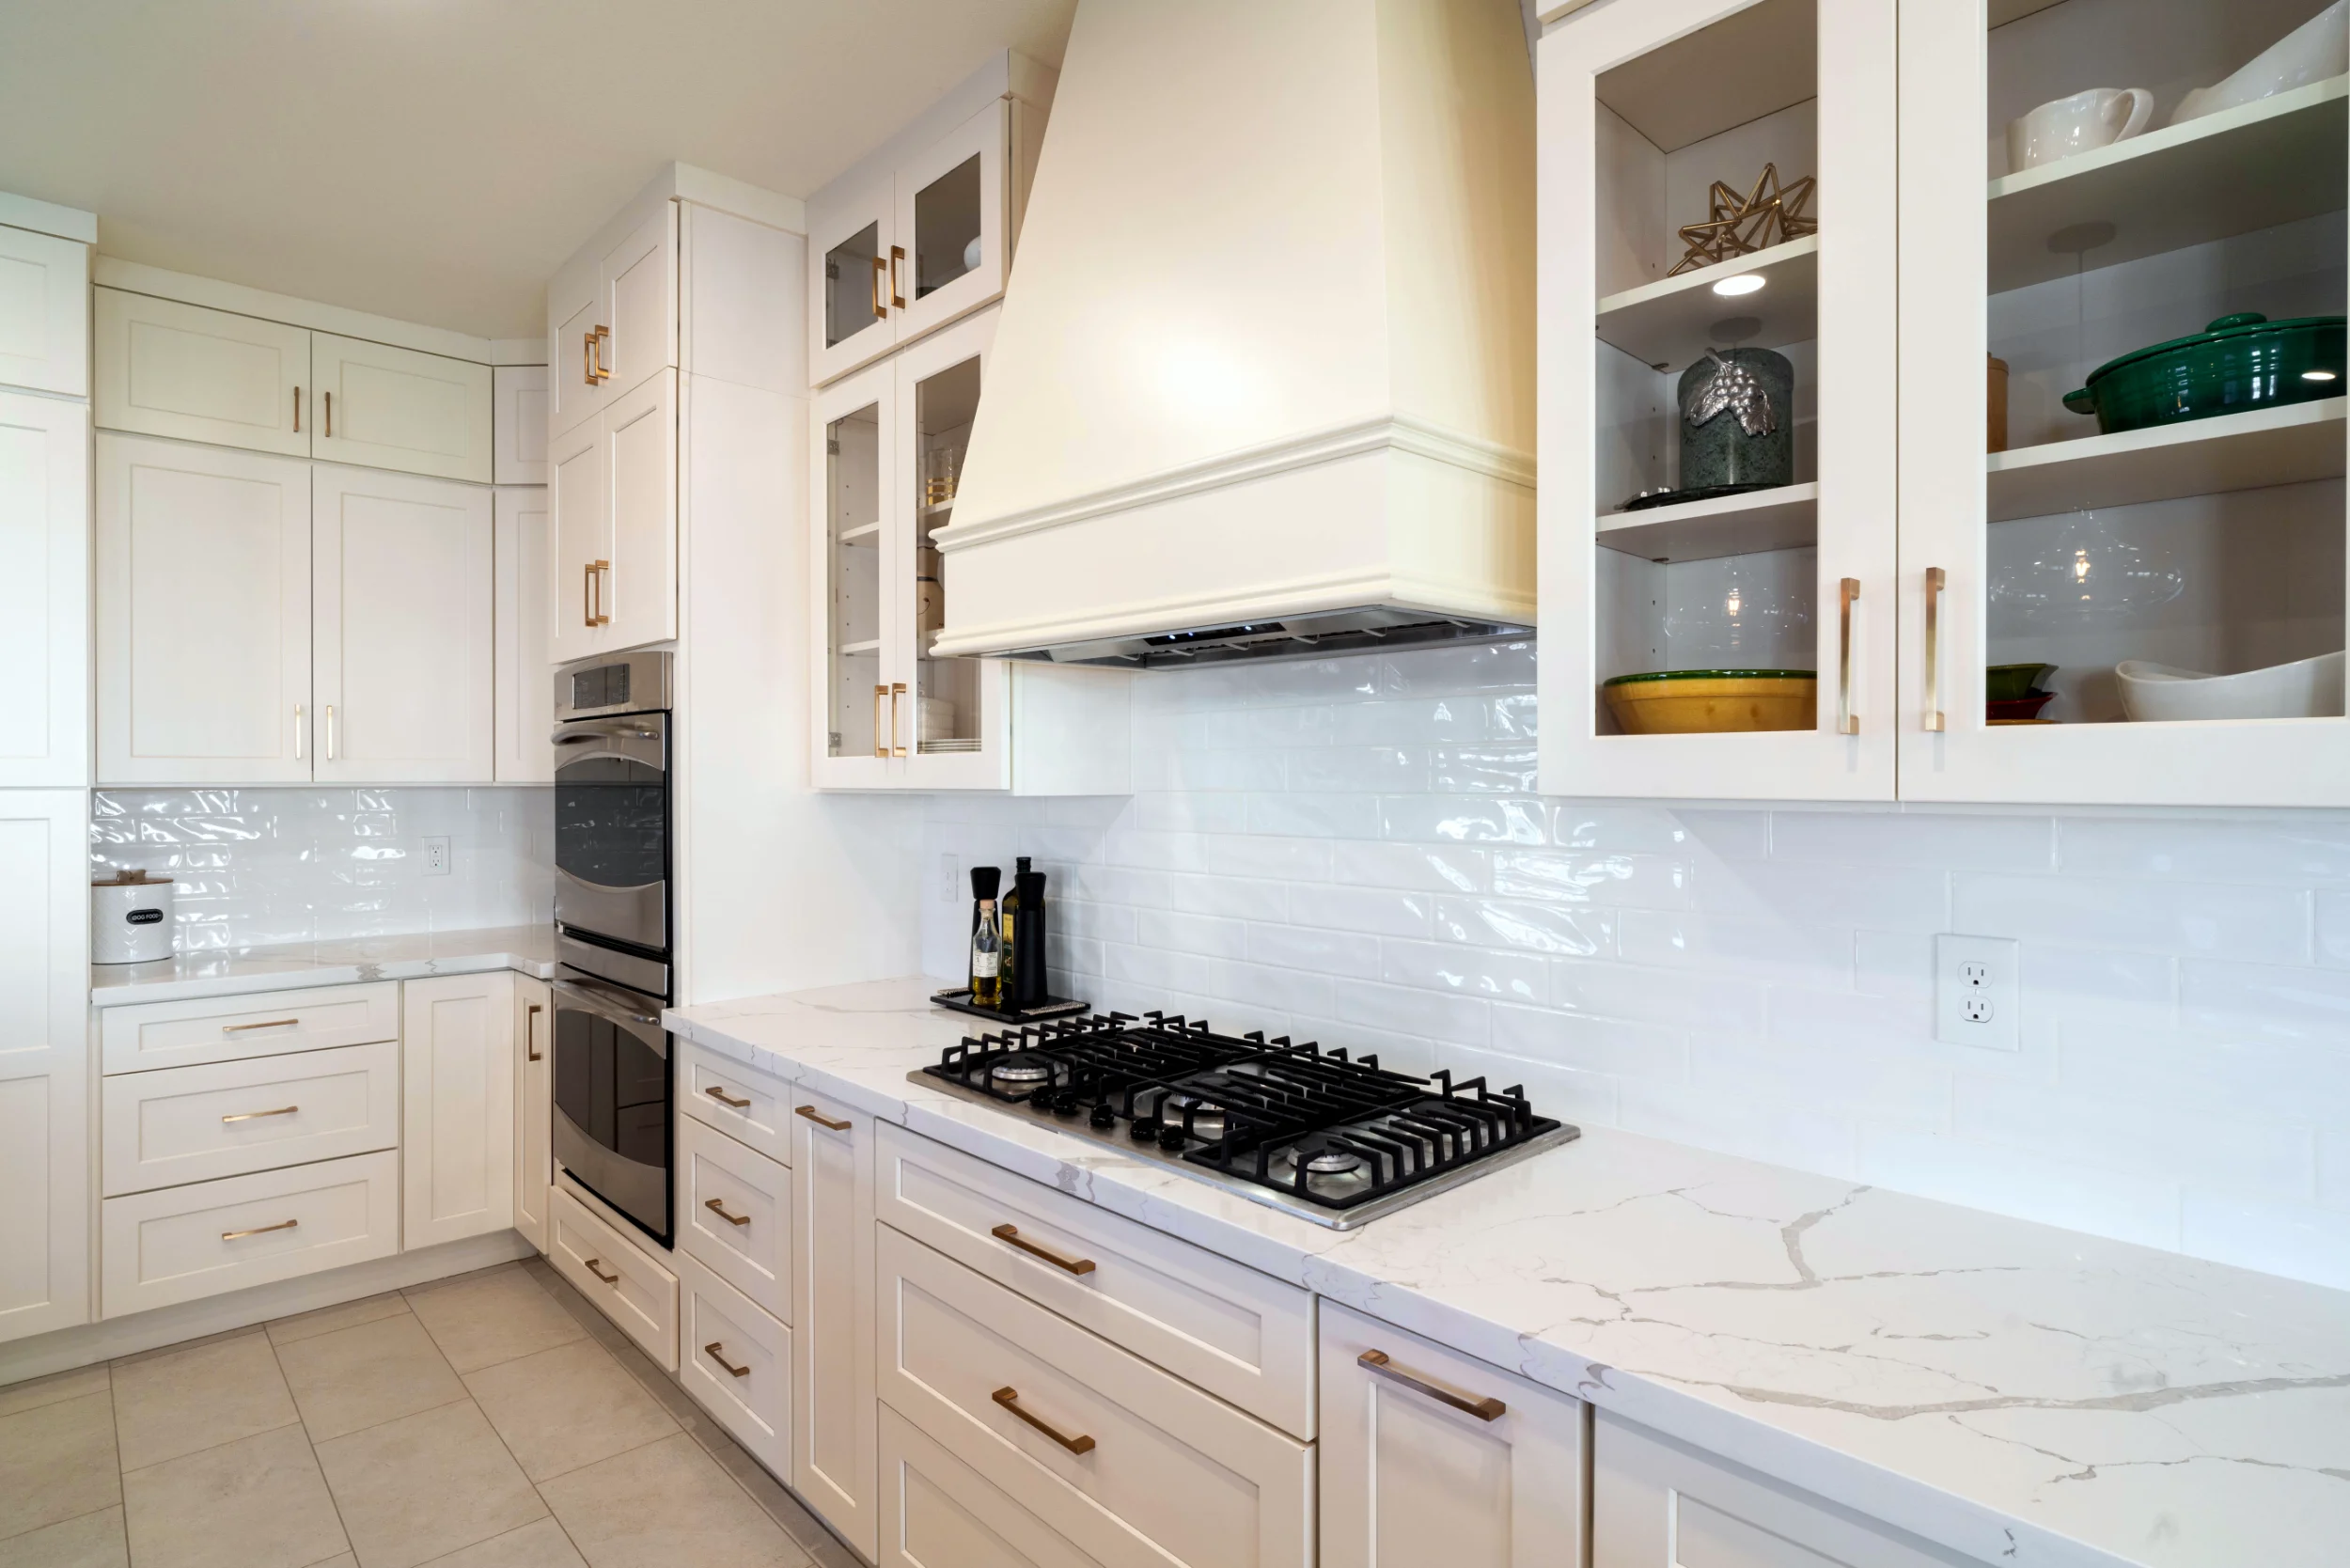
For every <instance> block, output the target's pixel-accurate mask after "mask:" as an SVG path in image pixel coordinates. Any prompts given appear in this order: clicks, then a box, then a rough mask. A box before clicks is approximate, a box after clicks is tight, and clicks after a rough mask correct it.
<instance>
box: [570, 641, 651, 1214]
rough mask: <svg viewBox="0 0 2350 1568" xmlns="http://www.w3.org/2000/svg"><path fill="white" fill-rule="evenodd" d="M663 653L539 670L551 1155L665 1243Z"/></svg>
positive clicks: (624, 656) (611, 657)
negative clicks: (548, 697) (546, 794)
mask: <svg viewBox="0 0 2350 1568" xmlns="http://www.w3.org/2000/svg"><path fill="white" fill-rule="evenodd" d="M670 700H671V678H670V655H669V654H667V653H642V652H640V653H619V654H614V655H612V656H610V657H608V658H603V659H591V660H587V661H584V662H582V663H579V664H574V665H567V666H564V667H563V668H561V669H559V670H557V671H556V676H555V710H556V713H555V716H556V725H555V735H554V743H555V924H556V949H557V952H558V954H559V956H560V957H561V959H562V961H563V965H564V973H563V975H562V977H561V978H560V979H559V980H556V985H555V1127H554V1134H553V1143H554V1149H555V1157H556V1159H557V1160H559V1161H560V1162H561V1163H562V1165H563V1168H565V1169H566V1170H568V1171H570V1172H571V1174H572V1178H573V1179H574V1180H576V1181H577V1182H578V1183H579V1184H581V1185H582V1186H585V1187H587V1189H588V1190H589V1191H590V1192H593V1193H594V1194H595V1195H596V1196H597V1197H598V1198H601V1199H603V1200H604V1202H606V1203H608V1204H609V1205H611V1206H612V1207H613V1208H614V1209H616V1210H618V1211H619V1213H620V1214H622V1215H626V1216H627V1217H628V1218H629V1219H631V1220H633V1221H635V1223H636V1225H637V1226H639V1227H640V1228H641V1229H643V1230H644V1231H645V1232H646V1233H647V1234H649V1235H650V1236H652V1237H653V1238H654V1239H655V1240H657V1241H659V1242H660V1243H661V1244H662V1245H663V1246H665V1247H666V1246H667V1245H668V1244H669V1239H670V1230H671V1221H670V1196H671V1195H670V1187H671V1180H670V1167H671V1159H670V1145H669V1107H670V1100H671V1093H670V1091H671V1070H670V1058H671V1051H670V1043H669V1036H668V1032H667V1031H666V1030H665V1029H664V1028H663V1027H661V1010H662V1008H663V1007H664V1006H665V1005H666V1003H667V1002H668V1001H669V1000H670V995H671V994H670V974H671V970H670V932H671V929H672V925H671V912H670V906H669V846H670V842H671V839H672V825H673V824H672V816H671V792H670V788H669V786H670V781H671V771H670V760H669V734H670V718H671V713H670Z"/></svg>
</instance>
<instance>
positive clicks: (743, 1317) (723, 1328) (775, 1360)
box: [674, 1252, 791, 1476]
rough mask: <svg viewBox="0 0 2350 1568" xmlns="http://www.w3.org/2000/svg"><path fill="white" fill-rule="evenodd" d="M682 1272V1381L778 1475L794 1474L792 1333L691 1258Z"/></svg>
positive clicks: (683, 1261)
mask: <svg viewBox="0 0 2350 1568" xmlns="http://www.w3.org/2000/svg"><path fill="white" fill-rule="evenodd" d="M674 1258H675V1262H676V1263H677V1268H678V1332H679V1336H680V1338H679V1341H678V1377H679V1380H680V1381H681V1382H682V1383H683V1384H684V1385H685V1391H686V1392H687V1393H689V1394H692V1395H693V1396H694V1398H695V1400H696V1402H697V1403H699V1404H700V1405H701V1407H702V1408H703V1409H705V1410H707V1411H709V1412H710V1413H711V1415H712V1416H713V1418H715V1419H716V1420H717V1422H718V1424H719V1425H720V1426H723V1427H725V1428H726V1429H727V1431H728V1432H729V1433H731V1434H732V1435H734V1439H735V1441H736V1442H739V1443H741V1444H742V1445H743V1447H744V1449H745V1450H748V1451H749V1452H750V1454H751V1456H752V1457H753V1458H755V1459H757V1460H758V1461H759V1462H760V1464H762V1465H764V1466H767V1468H768V1469H769V1470H770V1471H771V1472H773V1473H774V1474H776V1475H778V1476H788V1475H790V1474H791V1329H789V1328H787V1327H785V1326H784V1325H782V1324H781V1323H779V1322H777V1321H776V1318H775V1316H774V1315H773V1314H772V1313H769V1312H767V1311H764V1310H762V1309H760V1307H759V1306H758V1304H757V1303H755V1302H753V1301H752V1300H751V1299H750V1297H748V1296H746V1295H744V1294H743V1293H742V1292H741V1291H738V1290H736V1289H735V1288H734V1287H733V1286H731V1285H729V1284H728V1283H727V1282H726V1281H725V1280H724V1279H721V1278H718V1276H717V1275H716V1274H715V1273H713V1272H712V1270H711V1269H710V1268H709V1267H708V1266H707V1265H705V1264H704V1263H703V1262H701V1261H700V1260H699V1259H698V1258H697V1257H696V1256H695V1255H694V1254H693V1253H691V1252H681V1253H677V1254H674Z"/></svg>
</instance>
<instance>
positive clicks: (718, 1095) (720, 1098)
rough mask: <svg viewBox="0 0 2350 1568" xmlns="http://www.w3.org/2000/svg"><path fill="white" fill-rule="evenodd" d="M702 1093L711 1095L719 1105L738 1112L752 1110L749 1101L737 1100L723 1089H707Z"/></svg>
mask: <svg viewBox="0 0 2350 1568" xmlns="http://www.w3.org/2000/svg"><path fill="white" fill-rule="evenodd" d="M702 1092H703V1093H704V1094H707V1095H709V1096H710V1097H711V1098H712V1099H713V1100H715V1101H717V1102H718V1104H720V1105H729V1106H731V1107H732V1108H734V1109H736V1110H748V1109H750V1108H751V1103H750V1102H749V1101H748V1100H737V1099H736V1098H735V1097H734V1096H733V1095H731V1094H729V1093H728V1092H727V1091H726V1090H723V1089H717V1088H711V1089H705V1090H702Z"/></svg>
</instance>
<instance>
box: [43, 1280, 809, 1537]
mask: <svg viewBox="0 0 2350 1568" xmlns="http://www.w3.org/2000/svg"><path fill="white" fill-rule="evenodd" d="M855 1561H856V1559H855V1558H854V1556H853V1555H852V1554H851V1553H850V1552H849V1551H848V1550H847V1548H845V1547H844V1546H842V1545H841V1544H839V1543H838V1541H836V1540H834V1539H833V1537H832V1536H831V1535H829V1534H828V1533H826V1531H825V1530H824V1528H823V1526H822V1525H820V1524H818V1523H817V1522H816V1520H815V1518H814V1517H813V1516H812V1515H810V1514H809V1513H807V1511H806V1510H805V1509H803V1508H802V1507H801V1506H800V1505H799V1504H798V1503H797V1502H796V1501H794V1500H793V1499H792V1497H791V1495H790V1494H789V1493H787V1492H785V1491H784V1490H783V1488H782V1487H780V1486H778V1485H776V1482H775V1480H774V1479H773V1478H772V1477H770V1476H769V1475H768V1474H767V1473H766V1472H765V1471H764V1470H762V1469H760V1467H759V1466H758V1465H757V1464H756V1463H754V1462H753V1461H752V1460H751V1458H750V1456H749V1455H748V1454H745V1453H744V1451H743V1450H742V1449H741V1448H739V1447H737V1446H736V1444H735V1443H734V1441H733V1440H732V1439H731V1438H729V1437H728V1436H727V1435H726V1434H725V1433H723V1432H721V1431H720V1430H719V1429H718V1428H717V1427H716V1426H715V1425H714V1424H713V1423H712V1421H711V1419H710V1418H709V1417H708V1416H706V1415H704V1414H703V1413H702V1412H701V1410H700V1408H699V1407H698V1406H697V1405H696V1404H695V1403H693V1402H692V1401H691V1400H689V1399H687V1398H686V1397H685V1395H684V1393H683V1392H682V1390H681V1389H679V1388H678V1387H677V1385H676V1384H674V1383H672V1382H671V1381H670V1380H669V1379H668V1377H667V1376H666V1375H665V1374H664V1373H663V1372H661V1370H660V1369H659V1368H657V1367H655V1366H654V1365H653V1364H652V1363H651V1362H650V1360H648V1359H647V1358H646V1357H645V1356H644V1354H643V1353H642V1352H640V1351H639V1350H637V1348H636V1347H635V1345H633V1344H631V1343H630V1342H629V1341H627V1340H626V1339H625V1338H623V1337H622V1336H621V1334H620V1331H619V1329H618V1328H615V1327H614V1326H613V1325H611V1324H610V1323H609V1322H608V1321H606V1320H605V1319H604V1317H603V1314H602V1313H600V1312H598V1311H597V1310H596V1309H594V1308H593V1307H590V1306H589V1305H588V1304H587V1302H586V1301H585V1300H583V1299H582V1298H581V1297H580V1295H579V1294H578V1293H577V1292H575V1291H573V1290H572V1288H571V1286H570V1285H568V1284H566V1283H565V1282H564V1281H563V1279H562V1278H560V1277H559V1276H557V1275H556V1273H555V1271H554V1270H553V1269H551V1268H549V1267H547V1265H546V1264H545V1262H542V1261H541V1260H539V1259H536V1258H534V1259H531V1260H529V1261H528V1262H521V1263H508V1264H505V1265H503V1266H501V1267H498V1268H493V1269H486V1270H483V1271H482V1272H480V1273H478V1274H467V1275H461V1276H459V1277H458V1278H454V1279H442V1280H436V1281H434V1282H433V1283H432V1284H430V1285H423V1286H419V1287H417V1288H416V1289H415V1290H410V1291H398V1292H394V1293H393V1294H389V1295H379V1296H372V1297H370V1298H368V1300H365V1301H354V1302H351V1303H349V1304H348V1305H345V1306H341V1307H330V1308H328V1309H325V1310H323V1311H319V1312H310V1313H306V1314H305V1315H304V1316H301V1317H295V1318H281V1319H279V1320H278V1321H277V1322H275V1323H271V1324H267V1325H260V1326H258V1327H254V1328H249V1329H242V1330H239V1331H237V1332H235V1333H232V1334H224V1335H219V1336H215V1337H214V1338H211V1339H208V1340H198V1341H192V1342H190V1343H187V1344H182V1345H173V1346H170V1347H168V1348H166V1349H164V1350H157V1351H149V1352H148V1353H147V1354H145V1355H142V1356H125V1357H124V1358H123V1359H121V1360H119V1361H116V1362H114V1363H112V1364H111V1365H108V1366H98V1367H86V1368H84V1369H83V1370H81V1371H79V1372H61V1373H59V1374H58V1375H57V1376H55V1377H47V1378H41V1379H39V1380H37V1381H34V1382H31V1383H20V1384H16V1385H14V1386H12V1387H8V1388H0V1568H125V1565H132V1568H424V1565H427V1564H432V1565H438V1568H579V1565H581V1564H586V1565H587V1568H811V1565H813V1568H852V1565H853V1564H854V1563H855Z"/></svg>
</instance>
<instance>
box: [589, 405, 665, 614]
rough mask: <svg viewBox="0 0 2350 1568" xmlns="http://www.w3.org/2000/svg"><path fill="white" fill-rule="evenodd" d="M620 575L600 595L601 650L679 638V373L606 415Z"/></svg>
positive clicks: (615, 569) (607, 579)
mask: <svg viewBox="0 0 2350 1568" xmlns="http://www.w3.org/2000/svg"><path fill="white" fill-rule="evenodd" d="M677 433H678V373H677V371H676V370H674V369H663V370H660V371H658V372H656V373H655V374H654V375H653V376H652V377H651V378H650V380H648V381H647V382H645V384H642V385H641V386H638V387H637V388H636V389H635V390H634V391H632V392H628V393H624V394H622V395H621V396H619V397H617V398H615V399H613V400H612V403H611V406H609V407H608V408H606V409H605V410H604V411H603V448H604V458H603V462H604V474H605V479H606V482H607V483H608V484H609V485H610V487H611V492H610V499H609V501H608V503H607V504H608V505H609V507H610V508H611V512H612V568H611V570H610V572H606V573H604V574H603V579H602V582H601V584H600V588H599V601H598V605H597V608H598V613H599V614H602V615H604V616H607V617H609V618H610V619H609V620H608V622H607V623H606V624H604V625H603V626H601V627H599V628H597V631H598V633H599V635H600V641H599V643H598V645H597V648H598V651H610V650H619V649H623V648H642V647H644V646H645V645H646V644H647V643H653V642H666V641H667V640H668V639H669V638H671V637H674V636H676V635H678V628H677V553H678V493H677Z"/></svg>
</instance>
